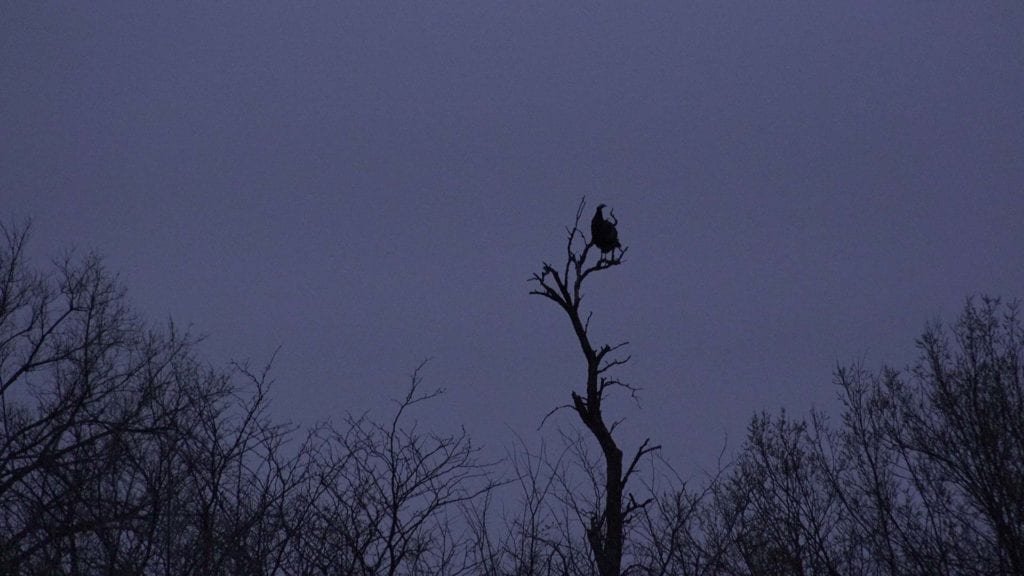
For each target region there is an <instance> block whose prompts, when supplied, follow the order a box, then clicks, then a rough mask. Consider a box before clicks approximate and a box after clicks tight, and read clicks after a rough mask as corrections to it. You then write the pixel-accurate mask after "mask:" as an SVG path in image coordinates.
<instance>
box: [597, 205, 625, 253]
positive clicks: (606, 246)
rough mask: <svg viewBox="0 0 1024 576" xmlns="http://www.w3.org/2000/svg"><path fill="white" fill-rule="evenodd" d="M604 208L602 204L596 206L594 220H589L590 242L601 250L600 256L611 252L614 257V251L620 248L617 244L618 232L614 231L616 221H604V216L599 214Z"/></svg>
mask: <svg viewBox="0 0 1024 576" xmlns="http://www.w3.org/2000/svg"><path fill="white" fill-rule="evenodd" d="M604 207H605V205H604V204H598V206H597V211H596V212H594V218H593V219H591V220H590V242H591V243H592V244H593V245H594V246H597V247H598V249H599V250H601V254H602V255H604V254H607V253H608V252H611V253H612V257H614V256H615V252H614V251H615V249H616V248H621V247H622V246H621V245H620V244H619V231H618V230H616V229H615V225H616V224H617V223H618V220H615V221H610V220H605V218H604V214H603V213H602V212H601V211H602V210H604ZM612 218H615V216H612Z"/></svg>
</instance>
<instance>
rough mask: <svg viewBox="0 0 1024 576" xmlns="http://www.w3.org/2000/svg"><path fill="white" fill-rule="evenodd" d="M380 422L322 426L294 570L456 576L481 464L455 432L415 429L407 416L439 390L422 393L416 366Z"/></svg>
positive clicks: (483, 482)
mask: <svg viewBox="0 0 1024 576" xmlns="http://www.w3.org/2000/svg"><path fill="white" fill-rule="evenodd" d="M421 368H422V365H421V366H420V367H419V368H417V369H416V371H415V372H414V373H413V375H412V377H411V380H410V385H409V389H408V391H407V393H406V394H405V396H404V397H403V398H402V399H401V400H398V401H396V402H397V408H396V410H395V412H394V414H393V415H392V417H391V418H390V420H389V421H387V422H386V423H379V422H376V421H374V420H372V419H371V418H369V417H368V416H366V415H363V416H358V417H356V416H349V417H348V418H347V419H346V420H345V422H344V425H343V426H342V427H340V428H338V427H335V426H327V427H325V428H323V429H322V430H321V432H320V434H321V437H322V439H323V440H324V442H323V444H322V446H321V452H320V454H319V456H318V457H319V462H318V464H317V467H316V470H315V472H314V473H315V474H316V476H317V480H316V481H317V484H318V485H320V486H322V487H323V490H322V494H319V495H317V496H316V498H315V500H314V501H313V502H312V507H313V512H312V519H311V521H310V523H309V525H308V526H307V528H306V530H304V533H303V534H302V535H301V536H300V537H299V538H298V539H297V540H296V542H295V545H296V546H297V547H298V550H297V551H296V552H295V554H294V556H295V558H296V559H297V561H296V563H295V566H296V570H295V572H294V573H295V574H328V573H330V574H336V573H340V574H352V575H362V576H370V575H373V576H377V575H388V576H393V575H396V574H408V575H413V574H436V575H457V574H462V573H467V572H468V571H469V570H470V568H471V566H470V565H469V563H468V561H467V560H466V559H467V558H468V554H467V552H468V551H467V549H466V548H467V547H468V546H469V544H468V541H469V540H468V539H469V535H468V534H467V533H465V531H464V530H462V529H461V528H459V522H457V521H456V519H457V516H458V515H459V514H460V510H461V507H462V505H463V504H466V503H468V502H470V501H472V500H474V499H476V498H478V497H485V496H486V495H487V494H488V492H489V491H490V490H491V489H492V488H493V487H494V481H493V480H492V479H491V478H490V477H489V474H488V470H489V465H488V464H487V463H485V462H482V461H481V460H480V458H479V450H478V449H477V448H476V447H474V446H473V444H472V442H471V440H470V438H469V436H468V435H467V433H466V432H465V430H462V431H460V432H458V433H456V434H452V435H441V434H436V433H430V432H425V431H421V430H420V429H419V428H418V426H417V424H416V422H415V421H414V420H413V421H410V420H409V419H410V418H411V417H412V416H411V412H412V411H413V409H414V408H417V407H418V406H419V405H421V404H424V403H427V402H429V401H432V400H434V399H436V398H437V397H438V396H440V395H441V394H442V390H441V389H435V390H432V391H426V392H425V391H423V390H422V378H421V376H420V370H421Z"/></svg>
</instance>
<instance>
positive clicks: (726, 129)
mask: <svg viewBox="0 0 1024 576" xmlns="http://www.w3.org/2000/svg"><path fill="white" fill-rule="evenodd" d="M1022 31H1024V3H1021V2H1020V1H1019V0H1012V1H995V0H993V1H946V0H935V1H894V0H881V1H863V0H862V1H856V2H854V1H849V2H835V1H827V0H819V1H814V2H811V1H806V2H793V1H782V2H730V1H722V0H709V1H694V2H682V1H671V2H640V3H621V2H614V3H613V2H600V3H595V2H585V3H584V2H581V3H575V5H574V6H570V3H568V2H490V1H483V2H481V1H476V0H474V1H471V2H468V1H466V2H464V1H446V2H408V3H392V2H378V1H374V2H362V3H353V2H328V3H320V4H312V3H290V2H289V3H286V2H280V3H267V2H260V3H234V2H217V3H205V2H204V3H194V4H188V3H183V2H124V3H108V2H66V3H43V2H17V3H15V2H8V3H5V4H4V6H3V8H2V9H0V218H3V219H4V220H5V221H7V222H12V221H16V220H19V219H22V218H25V217H31V218H32V219H33V221H34V242H33V253H34V254H35V255H36V256H37V257H38V259H39V260H38V261H39V262H40V263H41V264H42V263H45V261H46V260H45V259H46V258H48V257H51V256H54V255H56V254H58V253H59V252H60V250H62V249H63V248H66V247H68V246H71V245H74V246H77V247H78V250H79V252H83V251H88V250H95V251H97V252H99V253H100V254H102V255H104V256H105V258H106V262H107V264H108V266H109V268H110V269H111V270H113V271H115V272H118V273H119V274H120V275H121V278H122V279H123V281H124V283H125V284H126V285H127V287H128V289H129V296H130V299H131V301H132V302H133V304H134V305H135V307H136V309H137V310H138V311H139V312H140V313H141V314H143V315H145V316H146V317H147V318H149V319H151V320H153V321H155V322H162V321H164V320H166V319H167V318H168V317H170V318H173V319H174V320H175V321H176V322H177V323H179V324H181V325H188V326H191V328H192V330H193V331H194V332H196V333H201V334H206V335H208V338H207V339H206V341H205V344H204V345H203V350H204V354H205V356H206V357H207V359H208V360H209V361H211V362H213V363H215V364H217V365H225V364H226V362H227V361H228V360H229V359H232V358H251V359H253V360H254V361H256V362H261V361H264V360H266V359H267V358H269V356H270V355H271V353H272V352H273V351H274V350H275V348H277V347H278V346H281V351H280V353H279V356H278V358H277V362H276V364H275V371H274V375H275V376H276V380H277V385H276V388H275V398H276V399H275V409H276V410H277V411H278V414H279V415H280V416H281V417H282V418H289V419H292V420H295V421H298V422H302V423H311V422H313V421H316V420H322V419H325V418H330V417H335V418H337V417H339V416H340V415H342V414H344V413H345V412H346V411H350V412H354V413H361V412H363V411H366V410H371V411H373V413H374V414H378V415H380V414H383V410H386V409H387V404H386V401H387V399H388V398H391V397H395V396H397V395H399V394H400V393H401V392H402V390H403V388H404V386H405V385H406V382H407V375H408V374H409V373H410V372H411V371H412V369H413V368H414V367H415V366H416V365H417V364H418V363H419V362H420V361H421V360H423V359H424V358H427V357H433V358H434V360H433V361H432V362H431V363H430V364H429V366H428V368H427V369H426V370H425V373H424V375H425V376H426V381H427V383H428V384H430V385H435V386H444V387H445V388H447V389H448V392H449V393H448V395H447V396H446V397H444V398H443V399H442V400H440V401H438V402H435V403H434V404H433V410H432V411H428V412H421V413H420V420H421V425H430V426H438V427H446V426H450V425H453V424H458V423H464V424H465V425H466V427H467V429H468V430H469V432H470V433H471V434H472V435H473V436H474V437H475V438H476V439H477V440H479V441H482V442H483V443H485V444H486V445H487V446H488V447H489V448H491V449H494V450H496V451H497V450H501V449H502V447H504V446H506V445H508V444H509V443H510V442H511V439H512V437H513V434H515V433H518V434H521V435H523V436H524V437H525V438H527V439H535V438H536V437H537V432H536V428H537V426H538V424H539V423H540V420H541V418H542V417H543V415H544V414H545V413H546V412H547V411H548V410H549V409H551V408H552V407H554V406H556V405H559V404H562V403H565V402H567V401H568V399H569V390H570V388H571V387H573V386H576V387H579V386H580V385H581V384H582V382H583V381H584V374H583V367H584V365H583V361H582V358H581V357H580V355H579V352H578V348H577V345H576V343H575V342H574V340H573V337H572V333H571V330H570V327H569V325H568V323H567V320H566V319H565V317H564V316H563V315H562V313H561V312H560V310H559V309H558V308H557V307H556V306H555V305H554V304H553V303H551V302H549V301H546V300H544V299H541V298H538V297H536V296H529V295H528V291H529V289H530V285H529V284H528V283H527V279H528V278H529V276H530V275H531V274H532V273H533V272H535V271H537V270H539V267H540V264H541V261H542V260H549V261H556V260H558V259H559V258H561V257H562V256H563V254H564V236H565V226H566V225H567V224H570V223H571V220H572V217H573V214H574V212H575V209H576V205H577V203H578V202H579V199H580V197H581V196H583V195H586V197H587V201H588V210H587V214H586V216H587V217H588V218H589V215H590V214H591V210H592V209H593V207H594V206H595V205H596V204H597V203H599V202H603V203H606V204H608V205H610V206H611V207H612V208H614V210H615V214H616V215H617V216H618V218H619V221H620V227H619V228H620V235H621V238H622V240H623V243H624V244H626V245H628V246H629V253H628V256H627V263H626V265H624V266H622V267H619V268H617V269H614V270H612V271H610V272H607V273H604V274H601V275H599V276H597V277H594V278H593V281H592V282H591V283H590V285H589V287H588V288H589V290H588V291H587V293H586V294H587V298H586V300H585V303H587V304H589V305H590V306H591V307H592V308H593V310H594V320H593V323H592V327H593V333H594V335H595V338H596V339H597V340H598V341H601V342H609V343H615V342H618V341H621V340H629V341H630V342H631V345H630V347H629V351H630V352H631V353H632V354H633V360H632V362H630V363H629V365H628V366H626V367H625V368H624V369H623V370H622V371H621V372H620V376H621V377H622V378H624V379H627V380H629V381H630V382H632V383H634V384H636V385H639V386H642V387H643V388H644V391H643V393H642V397H641V401H642V402H641V407H640V408H637V407H636V406H635V405H634V404H632V403H631V402H630V401H628V399H626V398H624V397H621V396H620V397H619V398H618V399H617V400H616V401H614V402H613V403H612V405H611V407H610V410H612V411H613V412H614V413H615V414H619V415H622V416H625V417H627V418H628V420H627V421H626V423H625V424H623V426H622V430H623V433H624V435H625V436H624V438H625V440H626V441H625V443H624V444H625V447H626V448H627V449H629V448H630V447H634V446H635V445H636V442H637V440H638V439H642V437H644V436H651V437H652V438H653V439H654V440H655V441H658V442H661V443H662V444H664V445H665V451H666V455H667V456H668V457H669V459H670V460H671V461H672V462H673V463H674V464H675V465H676V466H677V467H678V468H679V469H680V470H682V471H684V472H685V473H686V474H697V473H699V472H698V471H699V470H701V469H704V468H710V467H713V466H714V460H715V457H716V455H717V453H718V451H719V449H720V448H721V446H722V443H723V441H724V440H725V438H726V436H728V438H729V443H730V446H731V447H736V446H738V444H739V443H740V441H741V439H742V436H743V433H744V429H745V427H746V424H747V421H748V419H749V417H750V416H751V415H752V414H753V413H755V412H757V411H760V410H762V409H767V410H770V411H776V410H778V409H779V408H780V407H785V408H786V409H787V411H789V412H791V413H793V414H798V415H803V414H805V413H806V412H807V410H808V409H810V408H811V407H819V408H823V409H826V410H834V408H835V406H836V405H837V403H836V400H835V394H836V389H835V387H834V386H833V385H832V376H831V374H832V371H833V369H834V368H835V366H836V364H837V362H839V363H847V362H850V361H853V360H859V359H860V360H863V361H864V362H865V363H866V365H867V366H869V367H877V366H879V365H880V364H881V363H882V362H889V363H892V364H895V365H899V366H902V365H905V364H907V363H909V362H910V361H912V360H913V358H914V356H915V349H914V339H915V338H916V337H917V336H918V335H919V333H920V331H921V330H922V328H923V327H924V325H925V323H927V322H929V321H933V320H937V319H946V320H951V319H953V318H954V317H955V315H956V314H957V312H958V311H959V309H960V307H961V306H962V304H963V302H964V299H965V298H966V297H967V296H969V295H971V294H979V293H988V294H993V295H1002V296H1003V297H1005V298H1014V297H1024V262H1022V258H1021V256H1022V247H1024V32H1022ZM571 425H575V422H574V418H573V415H572V414H570V413H568V412H566V413H563V414H561V415H560V416H559V417H557V418H556V419H555V420H554V421H549V424H548V425H547V426H546V429H545V431H544V432H543V434H545V435H547V436H548V437H554V436H555V431H556V427H557V426H565V427H568V426H571Z"/></svg>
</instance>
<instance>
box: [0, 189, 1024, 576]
mask: <svg viewBox="0 0 1024 576" xmlns="http://www.w3.org/2000/svg"><path fill="white" fill-rule="evenodd" d="M581 214H582V205H581V207H580V211H579V212H578V213H577V218H576V226H574V227H573V228H571V229H570V230H569V236H568V244H567V252H566V257H565V262H564V263H562V264H559V265H558V266H554V265H549V264H546V263H545V264H544V266H543V268H542V269H541V272H540V273H538V274H537V275H536V276H535V277H534V281H535V293H537V294H539V295H541V296H543V297H546V298H548V299H549V300H552V301H554V302H555V303H556V304H558V305H559V308H560V309H561V311H562V313H564V314H565V315H566V318H567V319H568V320H569V321H570V325H571V326H572V330H573V331H572V334H574V336H575V337H576V339H577V341H578V342H579V344H580V351H581V354H582V362H581V371H582V372H583V374H585V376H586V377H585V378H582V379H581V382H584V384H583V387H582V388H581V389H580V391H578V392H575V391H567V404H566V405H565V406H564V407H563V408H564V409H565V410H567V411H569V412H570V413H572V414H575V415H576V417H577V418H579V421H580V423H581V424H582V426H581V427H579V428H578V429H568V430H566V431H563V432H561V433H560V434H559V435H558V436H557V437H555V438H549V439H548V440H547V441H546V443H545V444H542V445H540V446H538V447H530V446H528V445H527V443H526V442H519V443H517V444H516V445H514V446H510V447H509V448H508V450H507V457H506V458H503V459H501V461H491V460H488V459H487V458H486V457H485V455H484V454H483V453H482V452H481V451H480V449H479V448H478V447H477V446H476V445H475V444H473V442H472V440H471V438H470V436H469V435H468V434H467V433H466V432H464V431H460V432H458V433H455V434H440V433H436V432H434V431H431V430H424V429H421V428H420V427H418V426H417V425H416V421H415V412H416V411H417V410H421V409H423V408H424V407H425V406H429V405H430V404H431V403H436V402H439V401H442V400H441V399H439V398H438V396H439V395H440V394H441V391H440V390H439V389H436V388H432V387H430V386H428V385H427V384H426V382H425V379H424V377H423V370H422V368H423V367H422V366H420V367H418V368H417V369H415V370H414V371H413V373H412V374H411V377H410V379H409V384H408V387H407V388H406V392H405V394H404V396H403V397H402V398H399V399H398V402H397V403H396V404H395V409H394V410H393V412H392V413H390V414H389V415H388V416H387V417H386V418H383V419H374V418H371V417H369V416H367V415H361V416H360V415H349V416H346V417H344V418H343V419H341V420H339V421H335V422H326V423H322V424H318V425H315V426H312V427H310V428H300V427H298V426H295V425H292V424H289V423H287V422H282V421H280V420H278V419H276V418H275V417H273V416H272V414H271V411H270V402H271V398H272V394H271V392H272V385H271V384H272V383H271V373H270V369H269V365H268V366H252V365H249V364H245V363H235V364H231V365H230V366H229V367H227V368H218V367H213V366H210V365H208V364H206V363H204V362H202V361H200V360H199V354H198V351H199V349H200V346H201V342H199V341H198V340H197V339H196V338H194V337H193V336H192V335H190V334H188V333H183V332H182V331H180V330H179V329H178V328H176V327H175V326H174V325H173V324H167V325H165V326H157V325H153V324H151V323H148V322H146V321H145V320H144V319H142V318H140V317H139V316H138V315H137V314H135V313H134V312H133V311H132V310H131V309H130V307H129V306H128V303H127V300H126V297H125V290H124V288H123V286H121V285H120V283H119V282H118V280H117V277H116V275H115V274H112V273H111V272H110V271H108V270H107V269H106V268H105V267H104V265H103V263H102V261H101V259H100V258H98V257H96V256H85V257H82V258H74V257H67V258H63V259H60V260H57V261H55V262H54V263H52V264H49V265H45V266H39V265H37V264H36V263H34V262H32V261H30V259H29V257H28V255H27V245H28V242H29V227H28V226H6V227H0V228H2V232H3V238H2V240H0V242H2V243H3V245H2V246H0V574H4V575H10V576H22V575H53V574H68V575H101V574H102V575H168V576H170V575H196V576H213V575H217V576H220V575H296V576H298V575H303V576H305V575H309V576H313V575H324V576H326V575H385V574H386V575H420V574H422V575H480V576H513V575H515V576H535V575H536V576H541V575H544V576H555V575H559V576H570V575H598V574H600V575H602V576H606V575H608V574H630V575H644V576H653V575H666V576H668V575H679V576H686V575H718V574H729V575H804V574H806V575H811V574H825V575H840V574H857V575H859V574H866V575H874V574H879V575H881V574H886V575H897V574H900V575H902V574H919V575H922V576H924V575H934V574H965V575H966V574H970V575H975V574H977V575H1019V574H1024V417H1022V414H1024V384H1022V382H1024V378H1022V375H1024V374H1022V373H1024V371H1022V359H1024V330H1022V326H1021V322H1020V319H1019V316H1018V314H1017V307H1016V306H1015V305H1013V304H1004V303H1001V302H1000V301H999V300H997V299H990V298H983V299H978V300H969V301H968V302H967V303H966V305H965V307H964V309H963V311H962V313H961V315H960V317H959V318H958V319H957V320H956V321H955V322H954V323H953V324H952V325H950V326H941V325H931V326H927V327H926V329H925V330H924V332H923V334H922V335H921V336H920V338H919V339H918V341H917V344H918V349H919V352H920V355H919V358H918V359H917V360H916V362H915V363H913V364H912V365H911V366H910V367H908V368H905V369H895V368H890V367H886V368H883V369H881V370H878V371H871V370H868V369H866V368H864V367H863V366H859V365H850V366H842V367H840V368H838V369H837V370H836V372H835V375H834V380H835V383H836V389H837V391H838V393H839V397H840V400H841V401H842V410H841V414H840V415H839V417H837V418H829V417H828V416H827V415H825V414H823V413H818V412H812V413H810V414H808V415H806V416H805V417H793V416H791V415H789V414H787V413H784V412H783V413H777V414H769V413H762V414H759V415H756V416H755V417H754V418H752V420H751V422H750V425H749V427H748V432H747V436H746V439H745V442H744V443H743V445H742V446H741V447H740V448H739V449H738V451H737V452H736V454H735V455H732V456H730V457H729V458H728V459H727V461H725V462H723V463H721V464H720V466H719V467H718V469H717V470H715V471H714V472H713V473H711V474H709V475H708V476H707V477H703V478H698V479H691V480H684V479H682V478H680V476H679V475H678V474H676V473H675V472H674V471H673V470H672V468H671V466H669V465H668V464H667V463H665V462H663V461H662V460H660V459H659V458H658V452H657V450H656V449H657V446H656V445H651V444H649V443H643V444H642V445H641V446H637V447H632V449H631V450H627V449H625V448H623V447H621V446H620V444H619V442H618V441H617V439H616V437H615V421H616V420H615V419H614V417H613V416H612V415H607V414H605V413H604V412H603V410H602V403H601V402H602V400H603V398H604V397H605V396H606V395H607V394H610V393H613V392H616V391H619V392H625V393H633V392H635V389H634V388H633V387H631V386H630V385H629V384H628V383H625V382H623V381H621V380H620V379H618V378H617V377H615V376H614V372H615V371H616V370H617V369H619V368H621V367H622V365H624V364H625V363H626V362H627V361H628V356H624V357H623V356H616V354H618V353H619V352H621V350H622V348H621V346H622V345H619V344H616V345H601V344H598V343H596V342H592V340H591V335H590V333H589V325H590V313H589V312H586V310H585V309H584V308H583V307H582V306H581V304H580V300H581V296H582V294H583V293H584V288H585V283H586V281H587V280H588V279H589V278H591V277H593V275H596V274H602V273H607V272H610V271H612V270H614V269H616V268H617V267H618V266H619V265H621V264H622V263H623V262H624V261H623V259H622V254H624V253H625V251H624V250H623V251H622V252H621V253H620V254H619V255H618V256H616V255H615V253H613V255H612V257H609V258H597V259H596V261H595V260H593V259H589V258H588V256H589V250H590V246H591V244H590V242H588V240H587V239H586V238H585V237H584V235H583V233H582V232H581V231H580V227H579V221H580V215H581ZM556 409H557V408H556ZM666 440H670V439H662V441H663V442H664V441H666ZM641 461H643V462H645V463H648V464H649V465H645V466H638V462H641ZM641 469H642V470H643V471H641Z"/></svg>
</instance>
